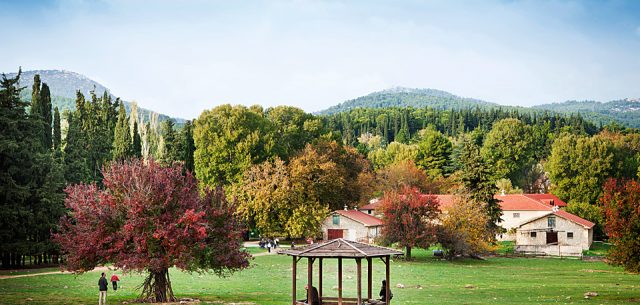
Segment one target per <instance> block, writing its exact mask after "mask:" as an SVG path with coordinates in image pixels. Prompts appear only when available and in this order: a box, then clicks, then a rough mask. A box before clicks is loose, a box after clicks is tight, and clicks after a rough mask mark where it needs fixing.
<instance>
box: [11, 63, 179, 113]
mask: <svg viewBox="0 0 640 305" xmlns="http://www.w3.org/2000/svg"><path fill="white" fill-rule="evenodd" d="M36 74H40V79H41V80H42V82H44V83H47V85H49V89H50V90H51V100H52V104H53V106H54V107H56V106H57V107H58V109H60V111H61V112H62V111H64V110H70V111H73V110H75V107H76V104H75V100H76V91H77V90H80V92H82V94H84V96H85V98H86V99H90V92H91V91H92V90H95V93H96V95H98V96H102V94H103V93H104V92H105V91H107V92H109V94H110V95H111V97H112V98H113V100H115V98H116V96H115V95H113V94H112V91H111V90H109V88H107V87H105V86H103V85H102V84H100V83H98V82H97V81H94V80H92V79H90V78H88V77H86V76H84V75H82V74H80V73H76V72H72V71H66V70H30V71H22V75H21V76H20V86H21V87H25V89H24V90H22V95H21V97H22V99H24V100H27V101H31V87H32V86H33V77H34V76H35V75H36ZM6 75H7V77H14V76H15V75H16V73H6ZM121 100H123V101H124V103H125V108H126V109H127V113H129V112H131V103H130V102H128V101H125V100H124V99H123V98H122V97H121ZM138 114H139V115H141V116H142V118H143V120H144V121H147V120H149V118H150V116H151V115H153V114H157V115H158V120H159V121H164V120H168V119H171V120H173V121H174V122H176V123H178V124H182V123H184V122H185V120H184V119H181V118H172V117H170V116H168V115H165V114H161V113H157V112H155V111H153V110H149V109H145V108H140V107H138Z"/></svg>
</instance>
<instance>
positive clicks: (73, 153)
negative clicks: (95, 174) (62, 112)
mask: <svg viewBox="0 0 640 305" xmlns="http://www.w3.org/2000/svg"><path fill="white" fill-rule="evenodd" d="M77 115H79V112H77V111H76V113H75V115H74V114H73V113H70V112H67V113H66V117H67V123H68V124H69V129H68V131H67V137H66V138H65V145H64V178H65V180H66V181H67V183H68V184H75V183H80V182H88V181H89V167H88V163H87V159H86V155H85V147H84V145H83V144H84V143H83V140H82V130H81V126H80V119H79V118H77Z"/></svg>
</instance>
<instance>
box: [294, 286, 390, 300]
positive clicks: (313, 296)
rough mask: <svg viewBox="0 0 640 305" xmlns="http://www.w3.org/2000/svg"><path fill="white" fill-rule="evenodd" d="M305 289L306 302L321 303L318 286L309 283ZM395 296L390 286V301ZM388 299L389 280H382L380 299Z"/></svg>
mask: <svg viewBox="0 0 640 305" xmlns="http://www.w3.org/2000/svg"><path fill="white" fill-rule="evenodd" d="M304 289H305V290H307V299H305V300H304V302H305V303H307V304H309V305H320V296H319V295H318V289H317V288H316V287H313V286H311V287H309V285H306V286H304ZM392 298H393V293H392V292H391V288H389V301H391V299H392ZM386 300H387V281H386V280H382V287H380V301H386Z"/></svg>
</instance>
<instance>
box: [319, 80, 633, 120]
mask: <svg viewBox="0 0 640 305" xmlns="http://www.w3.org/2000/svg"><path fill="white" fill-rule="evenodd" d="M387 107H413V108H424V107H430V108H435V109H443V110H450V109H456V110H459V109H468V108H476V107H480V108H483V109H487V108H503V109H513V110H517V111H520V112H543V111H550V112H557V113H561V114H567V115H570V114H580V115H581V116H582V117H584V118H586V119H587V120H589V121H591V122H593V123H594V124H596V125H600V124H602V125H606V124H609V123H612V122H615V123H618V124H621V125H624V126H627V127H632V128H640V98H626V99H621V100H615V101H610V102H596V101H566V102H562V103H553V104H543V105H537V106H533V107H520V106H508V105H500V104H496V103H492V102H487V101H483V100H480V99H474V98H467V97H460V96H457V95H455V94H452V93H449V92H446V91H442V90H437V89H417V88H405V87H393V88H389V89H385V90H382V91H377V92H373V93H370V94H367V95H365V96H361V97H358V98H355V99H352V100H347V101H344V102H342V103H340V104H338V105H335V106H332V107H329V108H327V109H325V110H322V111H319V112H317V114H320V115H331V114H334V113H339V112H344V111H350V110H351V109H355V108H387Z"/></svg>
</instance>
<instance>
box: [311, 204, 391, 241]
mask: <svg viewBox="0 0 640 305" xmlns="http://www.w3.org/2000/svg"><path fill="white" fill-rule="evenodd" d="M381 230H382V220H380V219H379V218H376V217H374V216H371V215H368V214H366V213H363V212H360V211H358V210H348V209H344V210H336V211H334V212H332V213H331V214H330V215H329V217H327V218H326V219H325V220H324V222H323V223H322V237H323V239H324V240H331V239H336V238H344V239H346V240H352V241H357V242H365V243H372V242H373V241H374V239H375V238H376V237H378V235H379V234H380V232H381Z"/></svg>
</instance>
